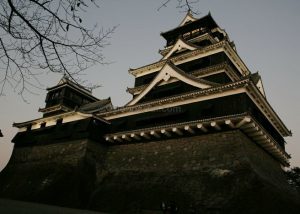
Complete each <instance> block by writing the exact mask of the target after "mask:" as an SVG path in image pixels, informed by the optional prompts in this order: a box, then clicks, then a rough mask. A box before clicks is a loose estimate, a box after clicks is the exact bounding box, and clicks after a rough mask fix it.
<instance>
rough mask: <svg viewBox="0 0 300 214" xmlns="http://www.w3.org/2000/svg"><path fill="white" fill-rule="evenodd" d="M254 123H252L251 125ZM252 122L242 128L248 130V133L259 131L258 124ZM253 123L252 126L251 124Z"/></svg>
mask: <svg viewBox="0 0 300 214" xmlns="http://www.w3.org/2000/svg"><path fill="white" fill-rule="evenodd" d="M251 124H252V125H251ZM251 124H248V125H245V126H248V127H245V126H244V127H243V128H242V129H243V130H244V131H245V132H246V133H248V134H249V133H253V132H258V131H259V128H258V127H257V126H255V124H254V123H251ZM250 125H251V126H250Z"/></svg>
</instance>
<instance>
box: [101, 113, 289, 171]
mask: <svg viewBox="0 0 300 214" xmlns="http://www.w3.org/2000/svg"><path fill="white" fill-rule="evenodd" d="M222 127H226V128H227V130H228V129H229V130H230V129H232V130H236V129H240V130H242V131H243V133H244V134H245V135H246V136H248V137H249V138H250V139H251V140H252V141H253V142H255V143H257V144H258V145H259V146H260V147H261V148H263V149H264V150H265V151H266V152H268V153H269V154H271V155H272V156H273V157H274V158H275V159H277V160H278V161H279V162H281V164H283V165H284V166H289V159H290V155H289V154H287V153H286V152H285V150H284V149H283V148H282V147H281V146H280V145H279V144H278V143H277V142H276V141H275V140H274V139H273V137H272V136H270V135H269V134H268V132H267V131H266V130H265V129H264V128H263V127H262V126H261V125H260V124H259V123H258V122H257V121H256V120H255V118H254V117H252V116H251V115H250V114H249V113H247V112H245V113H242V114H236V115H228V116H223V117H216V118H209V119H202V120H196V121H188V122H182V123H174V124H168V125H163V126H154V127H150V128H144V129H136V130H128V131H124V132H118V133H111V134H107V135H105V136H104V138H105V140H106V141H107V142H110V143H114V144H119V143H121V144H128V143H131V142H134V143H138V142H139V141H141V142H143V140H144V139H146V140H152V139H153V140H157V139H158V138H171V137H176V138H177V137H181V136H185V135H187V136H191V135H201V134H207V133H209V132H210V130H213V132H216V131H217V132H218V131H222V129H223V128H222Z"/></svg>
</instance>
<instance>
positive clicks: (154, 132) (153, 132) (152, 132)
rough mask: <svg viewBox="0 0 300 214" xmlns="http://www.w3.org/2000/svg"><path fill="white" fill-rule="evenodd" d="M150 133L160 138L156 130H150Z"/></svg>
mask: <svg viewBox="0 0 300 214" xmlns="http://www.w3.org/2000/svg"><path fill="white" fill-rule="evenodd" d="M150 135H153V136H154V137H156V138H160V135H159V134H158V133H157V132H156V131H151V132H150Z"/></svg>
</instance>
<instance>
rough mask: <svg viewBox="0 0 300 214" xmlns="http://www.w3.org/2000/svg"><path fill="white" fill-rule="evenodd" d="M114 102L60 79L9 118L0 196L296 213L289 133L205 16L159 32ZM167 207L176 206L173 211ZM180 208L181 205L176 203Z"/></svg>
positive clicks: (88, 204) (131, 208)
mask: <svg viewBox="0 0 300 214" xmlns="http://www.w3.org/2000/svg"><path fill="white" fill-rule="evenodd" d="M161 36H162V37H163V38H164V39H165V40H166V46H165V48H164V49H162V50H160V51H159V53H160V54H161V55H162V56H161V59H160V60H159V61H157V62H154V63H151V64H148V65H145V66H142V67H139V68H135V69H130V70H129V73H130V74H131V75H133V76H134V78H135V85H134V87H132V88H128V90H127V91H128V92H129V93H130V94H132V99H131V100H130V101H129V102H128V103H127V104H126V105H125V106H123V107H119V108H114V107H113V105H112V104H111V100H110V98H108V99H98V98H96V97H94V96H93V95H92V94H91V92H90V91H89V90H87V89H85V88H84V87H82V86H80V85H78V84H77V83H75V82H73V81H71V80H70V79H68V78H66V77H64V78H62V80H61V81H60V82H59V83H58V84H57V85H56V86H54V87H52V88H49V89H48V94H47V97H46V106H45V107H44V108H41V109H39V111H40V112H41V113H42V114H43V115H42V117H40V118H38V119H34V120H30V121H26V122H22V123H15V124H14V126H15V127H17V128H18V129H19V132H18V133H17V135H16V136H15V137H14V139H13V140H12V141H13V142H14V143H15V148H14V152H13V155H12V158H11V161H10V163H9V164H8V166H7V167H6V169H5V170H4V171H3V172H2V173H1V174H0V197H5V198H11V199H16V200H25V201H32V202H40V203H47V204H52V205H60V206H66V207H73V208H81V209H90V210H97V211H103V212H108V213H110V212H112V213H124V212H127V213H162V210H165V211H166V212H167V210H169V212H170V213H176V212H178V213H297V211H298V209H299V200H298V201H297V199H296V198H297V195H296V193H295V192H294V191H293V190H292V189H291V188H290V186H289V185H288V183H287V181H286V178H285V176H284V173H283V168H284V167H287V166H289V158H290V156H289V154H288V153H287V152H286V151H285V140H284V137H287V136H291V132H290V131H289V129H288V128H287V127H286V126H285V124H284V123H283V122H282V120H281V119H280V118H279V116H278V115H277V113H276V112H275V111H274V109H273V108H272V106H271V105H270V104H269V102H268V101H267V99H266V94H265V91H264V87H263V84H262V80H261V78H260V76H259V74H258V73H251V72H250V71H249V69H248V68H247V66H246V65H245V63H244V62H243V60H242V59H241V58H240V57H239V55H238V53H237V51H236V48H235V45H234V43H233V42H232V41H231V40H230V39H229V36H228V34H227V33H226V31H225V30H223V29H222V28H220V27H219V26H218V24H217V23H216V22H215V21H214V19H213V18H212V16H211V14H208V15H206V16H204V17H202V18H200V19H196V18H195V17H193V16H192V15H191V13H187V15H186V16H185V18H184V19H183V20H182V22H181V23H180V24H179V25H178V26H177V27H175V28H174V29H172V30H169V31H166V32H164V33H161ZM170 210H173V211H170ZM176 210H177V211H176Z"/></svg>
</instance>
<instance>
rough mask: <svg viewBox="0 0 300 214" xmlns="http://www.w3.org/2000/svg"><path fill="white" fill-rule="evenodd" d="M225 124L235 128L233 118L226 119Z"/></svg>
mask: <svg viewBox="0 0 300 214" xmlns="http://www.w3.org/2000/svg"><path fill="white" fill-rule="evenodd" d="M225 124H226V125H227V126H229V127H230V128H232V129H234V128H235V126H234V124H233V122H232V121H231V120H225Z"/></svg>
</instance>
